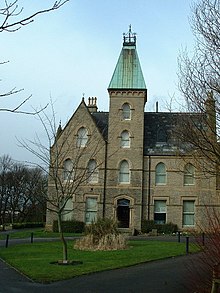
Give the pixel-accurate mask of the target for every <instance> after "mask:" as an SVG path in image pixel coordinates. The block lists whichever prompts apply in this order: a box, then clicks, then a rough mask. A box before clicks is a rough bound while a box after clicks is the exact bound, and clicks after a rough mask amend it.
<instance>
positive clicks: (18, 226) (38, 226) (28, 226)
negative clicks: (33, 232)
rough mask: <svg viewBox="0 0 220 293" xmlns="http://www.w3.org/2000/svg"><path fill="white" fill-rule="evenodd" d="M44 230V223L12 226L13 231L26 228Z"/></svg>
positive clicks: (15, 224)
mask: <svg viewBox="0 0 220 293" xmlns="http://www.w3.org/2000/svg"><path fill="white" fill-rule="evenodd" d="M41 227H42V228H43V227H44V223H42V222H39V223H32V222H27V223H14V224H12V229H25V228H41Z"/></svg>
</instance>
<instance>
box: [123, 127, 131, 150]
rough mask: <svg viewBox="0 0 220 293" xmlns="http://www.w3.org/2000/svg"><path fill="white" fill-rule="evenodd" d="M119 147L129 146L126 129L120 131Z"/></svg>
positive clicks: (128, 136)
mask: <svg viewBox="0 0 220 293" xmlns="http://www.w3.org/2000/svg"><path fill="white" fill-rule="evenodd" d="M121 147H130V135H129V132H128V131H123V132H122V133H121Z"/></svg>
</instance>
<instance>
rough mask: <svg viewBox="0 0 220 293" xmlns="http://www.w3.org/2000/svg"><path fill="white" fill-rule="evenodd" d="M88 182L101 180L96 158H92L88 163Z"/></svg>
mask: <svg viewBox="0 0 220 293" xmlns="http://www.w3.org/2000/svg"><path fill="white" fill-rule="evenodd" d="M87 168H88V169H87V170H88V182H90V183H97V182H98V181H99V170H98V168H97V163H96V160H90V161H89V163H88V167H87Z"/></svg>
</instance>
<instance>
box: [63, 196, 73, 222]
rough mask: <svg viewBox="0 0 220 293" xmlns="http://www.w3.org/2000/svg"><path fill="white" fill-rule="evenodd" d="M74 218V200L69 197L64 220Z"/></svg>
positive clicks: (64, 211)
mask: <svg viewBox="0 0 220 293" xmlns="http://www.w3.org/2000/svg"><path fill="white" fill-rule="evenodd" d="M72 219H73V200H72V198H70V199H68V200H67V202H66V205H65V208H64V210H63V213H62V220H63V221H68V220H72Z"/></svg>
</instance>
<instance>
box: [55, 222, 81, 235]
mask: <svg viewBox="0 0 220 293" xmlns="http://www.w3.org/2000/svg"><path fill="white" fill-rule="evenodd" d="M61 225H62V231H63V232H65V233H83V232H84V229H85V223H84V222H81V221H76V220H69V221H62V223H61ZM53 232H59V230H58V221H53Z"/></svg>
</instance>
